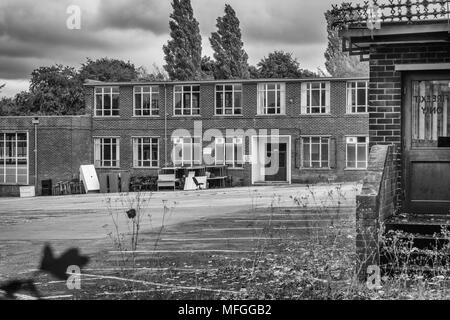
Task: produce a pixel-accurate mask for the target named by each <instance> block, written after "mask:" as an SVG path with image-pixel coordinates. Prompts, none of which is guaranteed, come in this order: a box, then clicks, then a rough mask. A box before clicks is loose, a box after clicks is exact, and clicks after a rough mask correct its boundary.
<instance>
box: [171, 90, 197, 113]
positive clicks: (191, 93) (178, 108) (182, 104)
mask: <svg viewBox="0 0 450 320" xmlns="http://www.w3.org/2000/svg"><path fill="white" fill-rule="evenodd" d="M174 91H175V93H174V94H175V99H174V101H175V115H176V116H181V115H183V116H193V115H199V114H200V86H198V85H196V86H175V89H174Z"/></svg>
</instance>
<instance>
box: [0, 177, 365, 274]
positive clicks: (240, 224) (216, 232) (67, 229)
mask: <svg viewBox="0 0 450 320" xmlns="http://www.w3.org/2000/svg"><path fill="white" fill-rule="evenodd" d="M359 190H360V185H358V184H356V183H346V184H342V185H340V184H324V185H314V186H305V185H290V186H262V187H246V188H233V189H220V190H219V189H216V190H203V191H196V192H183V191H178V192H158V193H153V194H151V195H150V194H143V195H142V197H143V198H148V197H150V196H151V199H150V201H149V204H148V205H146V206H144V207H145V209H144V212H143V213H144V215H143V218H142V223H141V233H142V234H148V235H150V237H151V236H152V235H154V234H155V232H156V230H158V229H159V228H160V226H161V225H163V224H164V226H166V227H167V228H168V229H173V230H175V229H177V232H173V233H171V234H169V233H168V234H167V235H164V237H166V239H162V240H163V241H162V242H164V241H165V243H164V244H163V246H162V247H161V248H160V249H161V250H162V251H164V250H168V252H175V251H176V249H179V248H188V249H189V250H201V249H203V248H206V247H207V248H208V250H212V249H211V248H213V249H214V248H215V247H214V245H215V244H220V243H225V242H226V243H233V241H235V242H236V243H235V244H234V245H230V246H229V247H227V248H228V249H229V248H231V249H233V250H234V249H235V248H237V249H245V247H243V246H241V245H240V243H247V242H249V241H252V238H251V236H252V235H254V234H255V232H254V231H255V230H258V229H259V227H260V225H259V223H261V222H262V221H264V219H265V218H264V214H263V213H261V214H259V213H257V212H258V209H264V208H265V209H267V208H273V207H275V208H294V209H295V208H298V209H299V210H300V209H301V213H297V214H293V215H292V216H289V217H288V218H286V217H283V218H282V219H281V220H280V222H282V223H283V224H282V225H283V227H284V226H289V228H291V231H294V230H295V233H296V234H297V235H298V236H300V237H301V236H302V235H308V234H310V230H308V228H309V226H310V225H311V224H310V220H309V219H310V218H311V216H314V215H320V214H321V213H320V212H321V211H317V210H316V209H317V208H327V207H331V208H334V207H342V208H346V212H347V215H349V216H351V215H353V212H354V209H355V197H356V194H357V193H358V192H359ZM135 197H136V194H132V193H131V194H128V195H119V194H92V195H74V196H58V197H38V198H28V199H19V198H0V281H1V280H5V279H6V278H9V277H11V276H12V275H17V274H22V273H23V274H25V273H27V272H29V271H30V270H32V269H33V268H36V267H37V263H38V261H39V256H40V254H41V249H42V246H43V245H44V244H45V243H51V244H52V246H53V247H54V248H55V249H56V251H57V252H61V251H63V250H65V249H67V248H70V247H74V246H75V247H78V248H80V250H81V251H82V253H84V254H88V255H89V256H91V257H95V256H96V255H97V256H99V253H100V252H107V251H108V250H109V251H113V250H114V246H113V245H112V244H111V239H110V238H109V237H108V234H109V233H111V232H114V223H113V221H112V218H111V214H118V216H119V217H120V218H119V222H120V223H119V224H120V225H121V226H122V229H121V232H125V233H126V232H127V229H126V222H127V218H126V215H125V211H126V210H128V209H129V208H130V207H132V206H133V205H131V203H130V201H132V199H134V198H135ZM294 198H297V200H296V201H294ZM164 204H165V205H166V207H167V208H169V209H167V210H166V211H165V210H164ZM164 212H166V214H164ZM251 212H253V214H250V213H251ZM257 215H260V216H258V217H257ZM325 218H327V217H324V219H325ZM258 219H259V220H258ZM272 219H275V220H273V221H275V222H276V221H277V220H276V218H272ZM163 220H164V221H163ZM196 221H204V222H205V223H203V224H202V227H201V230H202V231H201V232H200V233H199V234H198V235H196V237H195V238H191V236H192V234H191V233H190V232H192V230H189V226H190V225H191V224H192V225H198V223H197V222H196ZM208 221H210V222H208ZM219 224H220V225H219ZM315 228H317V225H316V226H315ZM202 237H203V239H202ZM211 245H212V247H211ZM217 248H219V249H223V246H218V247H217ZM151 249H153V248H152V247H150V245H149V247H146V246H145V241H144V242H143V244H142V245H141V246H140V247H139V250H144V251H145V250H151ZM162 251H161V252H162ZM219 251H220V250H219ZM97 262H98V261H97Z"/></svg>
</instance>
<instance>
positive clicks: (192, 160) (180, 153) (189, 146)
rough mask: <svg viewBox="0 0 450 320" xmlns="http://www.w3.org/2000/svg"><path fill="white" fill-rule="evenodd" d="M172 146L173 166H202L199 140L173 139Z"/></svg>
mask: <svg viewBox="0 0 450 320" xmlns="http://www.w3.org/2000/svg"><path fill="white" fill-rule="evenodd" d="M173 144H174V148H173V162H174V165H175V166H193V165H200V164H202V140H201V138H192V137H189V138H186V137H184V138H174V139H173Z"/></svg>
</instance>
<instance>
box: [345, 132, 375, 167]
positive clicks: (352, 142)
mask: <svg viewBox="0 0 450 320" xmlns="http://www.w3.org/2000/svg"><path fill="white" fill-rule="evenodd" d="M368 140H369V139H368V138H367V137H347V141H346V142H347V147H346V150H347V169H367V158H368V154H369V141H368Z"/></svg>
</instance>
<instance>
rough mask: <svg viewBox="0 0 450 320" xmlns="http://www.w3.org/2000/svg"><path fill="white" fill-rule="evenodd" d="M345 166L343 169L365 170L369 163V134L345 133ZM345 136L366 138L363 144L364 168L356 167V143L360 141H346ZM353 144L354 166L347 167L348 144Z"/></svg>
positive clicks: (358, 143)
mask: <svg viewBox="0 0 450 320" xmlns="http://www.w3.org/2000/svg"><path fill="white" fill-rule="evenodd" d="M344 138H345V140H344V141H345V168H344V170H362V171H363V170H367V167H368V165H369V136H367V135H345V136H344ZM347 138H366V142H365V146H366V166H365V167H364V168H358V145H362V142H358V140H356V143H347ZM349 144H351V145H354V146H355V167H354V168H353V167H349V166H348V145H349Z"/></svg>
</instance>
